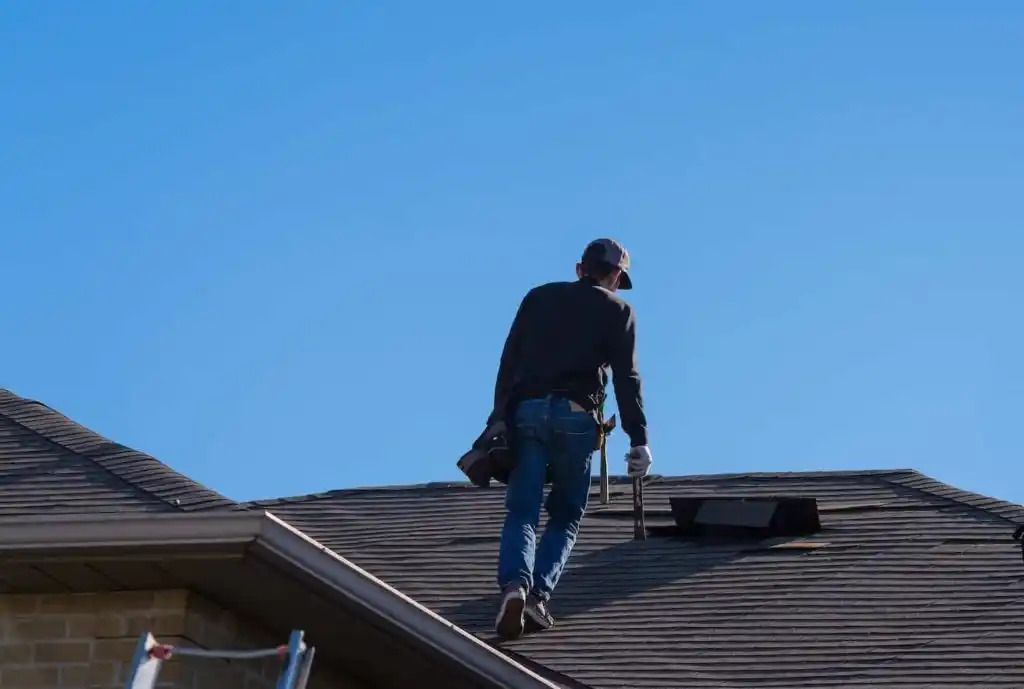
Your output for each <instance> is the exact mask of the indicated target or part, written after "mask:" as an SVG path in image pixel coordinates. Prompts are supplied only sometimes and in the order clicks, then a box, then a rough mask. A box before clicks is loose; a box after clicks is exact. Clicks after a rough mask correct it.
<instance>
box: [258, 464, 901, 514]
mask: <svg viewBox="0 0 1024 689" xmlns="http://www.w3.org/2000/svg"><path fill="white" fill-rule="evenodd" d="M913 471H914V470H913V469H837V470H828V469H816V470H812V471H749V472H732V473H719V474H680V475H676V476H667V475H662V474H650V475H649V476H648V478H647V481H648V482H655V481H657V482H659V483H666V482H672V481H702V482H703V481H708V480H715V479H740V478H747V479H750V478H753V479H762V478H763V479H783V478H802V479H808V478H810V479H814V478H822V479H826V478H837V477H847V476H848V477H854V476H878V477H880V478H881V477H884V476H888V475H901V474H907V473H911V472H913ZM631 481H632V479H631V478H630V477H629V476H627V475H626V474H621V475H612V476H609V484H610V485H611V486H618V485H626V486H628V485H629V484H630V482H631ZM599 483H600V478H599V477H598V476H593V477H591V482H590V485H591V486H596V485H598V484H599ZM453 489H454V490H472V491H474V492H476V491H481V490H500V489H502V486H501V484H497V483H495V484H491V486H490V487H488V488H479V487H477V486H476V485H474V484H473V483H470V482H469V481H428V482H426V483H404V484H393V485H381V486H356V487H353V488H336V489H333V490H327V491H318V492H315V493H305V494H300V495H283V496H280V497H270V498H257V499H254V500H248V501H246V502H244V503H243V504H245V505H250V506H255V505H258V506H260V507H270V506H272V505H281V504H286V503H295V502H311V501H314V500H327V499H330V498H336V497H340V496H345V495H366V494H368V493H398V492H412V491H425V490H453Z"/></svg>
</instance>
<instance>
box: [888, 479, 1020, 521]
mask: <svg viewBox="0 0 1024 689" xmlns="http://www.w3.org/2000/svg"><path fill="white" fill-rule="evenodd" d="M900 473H901V474H902V478H897V477H893V478H892V479H889V478H885V477H879V478H881V479H882V480H883V481H885V482H886V483H891V484H894V485H898V486H903V487H904V488H910V489H911V490H916V491H918V492H921V493H926V494H928V495H931V496H933V497H938V498H943V499H945V500H951V501H953V502H956V503H959V504H961V505H965V506H967V507H970V508H972V509H976V510H980V511H982V512H987V513H988V514H991V515H994V516H996V517H999V518H1000V519H1005V520H1006V521H1009V522H1011V523H1014V524H1017V523H1020V522H1022V521H1024V505H1018V504H1016V503H1013V502H1009V501H1008V500H1000V499H999V498H992V497H989V496H987V495H982V494H981V493H975V492H973V491H969V490H964V489H963V488H957V487H956V486H954V485H951V484H949V483H945V482H944V481H939V480H938V479H935V478H932V477H931V476H928V475H926V474H923V473H921V472H920V471H918V470H917V469H906V470H905V471H903V472H900Z"/></svg>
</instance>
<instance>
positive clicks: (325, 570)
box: [259, 512, 559, 689]
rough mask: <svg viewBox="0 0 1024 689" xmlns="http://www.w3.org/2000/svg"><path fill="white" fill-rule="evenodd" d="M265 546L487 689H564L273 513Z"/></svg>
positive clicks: (269, 521) (268, 523)
mask: <svg viewBox="0 0 1024 689" xmlns="http://www.w3.org/2000/svg"><path fill="white" fill-rule="evenodd" d="M265 514H266V515H267V518H268V520H267V522H266V525H265V528H264V531H263V534H262V535H261V537H260V539H259V544H260V545H262V546H264V547H269V548H271V549H272V550H273V551H275V552H276V554H278V555H279V556H281V557H283V558H284V559H285V560H286V561H288V562H290V563H292V564H293V565H294V566H296V567H298V568H299V569H301V570H302V571H303V572H305V573H306V574H308V575H310V576H311V577H313V578H314V579H317V580H319V581H322V582H323V583H324V584H326V585H328V586H330V587H331V588H334V589H336V590H338V591H341V592H343V593H345V594H346V596H348V597H350V598H351V599H352V600H353V601H354V602H355V603H356V604H357V605H359V606H361V607H364V608H365V609H367V610H368V611H370V612H371V613H373V614H374V615H376V616H377V617H379V618H380V619H383V620H384V621H386V622H387V623H388V624H389V625H390V626H393V627H394V628H396V629H399V630H401V631H402V632H403V633H404V634H405V635H406V636H407V637H409V638H411V639H416V640H420V641H423V642H426V644H427V645H428V646H430V647H431V648H432V649H433V650H434V651H435V652H437V653H438V654H440V655H442V656H444V657H446V658H447V659H448V660H449V661H450V662H452V663H454V664H456V665H459V666H462V667H465V668H466V669H467V670H469V671H470V672H471V673H472V674H473V675H475V676H476V677H478V678H479V679H480V680H482V681H483V682H484V683H485V685H486V686H488V687H495V688H496V689H497V688H500V689H559V688H558V685H556V684H553V683H551V682H549V681H548V680H546V679H544V678H543V677H541V676H540V675H539V674H537V673H535V672H533V671H531V670H529V669H528V668H526V667H525V666H523V665H522V664H520V663H518V662H516V661H515V660H513V659H512V658H510V657H508V656H506V655H505V654H503V653H501V652H500V651H498V650H496V649H493V648H491V647H490V646H488V645H487V644H485V643H484V642H483V641H481V640H480V639H478V638H476V637H475V636H473V635H472V634H470V633H469V632H467V631H465V630H464V629H462V628H461V627H459V626H457V625H455V624H453V623H451V622H449V621H448V620H446V619H445V618H443V617H441V616H440V615H438V614H437V613H435V612H433V611H432V610H430V609H428V608H427V607H425V606H423V605H420V604H419V603H417V602H416V601H415V600H413V599H412V598H409V597H408V596H406V595H405V594H403V593H402V592H401V591H399V590H398V589H396V588H393V587H391V586H389V585H388V584H386V583H385V582H383V581H382V580H380V579H378V578H377V577H375V576H373V575H372V574H370V573H369V572H367V571H366V570H364V569H362V568H361V567H359V566H357V565H355V564H354V563H352V562H350V561H349V560H347V559H345V558H344V557H342V556H341V555H338V554H337V553H335V552H334V551H333V550H331V549H330V548H328V547H326V546H324V545H322V544H320V543H318V542H317V541H316V540H314V539H312V538H310V537H309V536H307V535H306V534H305V533H303V532H302V531H300V530H299V529H297V528H295V527H294V526H292V525H290V524H289V523H288V522H286V521H284V520H283V519H281V518H279V517H276V516H275V515H274V514H273V513H271V512H266V513H265Z"/></svg>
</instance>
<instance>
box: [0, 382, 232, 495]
mask: <svg viewBox="0 0 1024 689" xmlns="http://www.w3.org/2000/svg"><path fill="white" fill-rule="evenodd" d="M0 417H2V418H4V419H6V420H7V421H8V422H10V423H13V424H16V425H17V426H20V427H21V428H23V429H25V430H26V431H28V432H30V433H32V434H33V435H35V436H37V437H38V438H40V439H42V440H44V441H45V442H47V443H49V444H50V445H52V446H55V447H57V448H60V449H62V450H64V451H66V452H69V453H71V454H72V455H75V456H78V457H81V458H83V459H85V460H86V461H88V462H91V463H92V464H94V465H95V466H97V467H99V468H100V469H101V470H103V471H105V472H106V473H108V474H110V475H111V476H113V477H115V478H116V479H118V480H120V481H121V482H123V483H124V484H126V485H127V486H131V487H132V488H133V489H135V490H136V491H138V492H141V493H143V494H145V495H148V496H150V497H151V498H153V499H154V500H156V501H159V502H160V503H163V504H165V505H169V506H171V507H173V508H175V509H179V510H182V511H198V510H208V509H217V508H236V509H238V508H242V507H243V506H242V505H241V504H240V503H238V502H236V501H234V500H231V499H230V498H228V497H226V496H224V495H221V494H220V493H218V492H216V491H214V490H212V489H210V488H207V487H206V486H204V485H202V484H201V483H198V482H197V481H194V480H192V479H190V478H189V477H187V476H185V475H184V474H181V473H179V472H177V471H175V470H174V469H172V468H171V467H169V466H168V465H166V464H164V463H163V462H161V461H160V460H158V459H157V458H155V457H152V456H150V455H148V454H146V453H144V452H140V451H138V450H134V449H132V448H130V447H127V446H125V445H121V444H120V443H117V442H115V441H113V440H110V439H109V438H106V437H104V436H102V435H100V434H98V433H96V432H95V431H92V430H90V429H88V428H86V427H85V426H82V425H81V424H79V423H77V422H75V421H73V420H72V419H70V418H68V417H67V416H65V415H64V414H61V413H60V412H59V411H57V410H55V409H53V408H52V407H50V406H49V405H47V404H44V403H42V402H39V401H37V400H33V399H29V398H26V397H21V396H20V395H17V394H16V393H14V392H12V391H10V390H8V389H6V388H0Z"/></svg>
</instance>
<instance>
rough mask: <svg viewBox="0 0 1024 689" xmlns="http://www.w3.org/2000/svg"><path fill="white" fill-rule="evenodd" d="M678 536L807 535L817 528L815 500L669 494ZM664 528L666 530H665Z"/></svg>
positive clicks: (761, 536) (817, 519) (674, 528)
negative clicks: (678, 496)
mask: <svg viewBox="0 0 1024 689" xmlns="http://www.w3.org/2000/svg"><path fill="white" fill-rule="evenodd" d="M669 505H671V507H672V518H673V521H675V527H669V529H671V531H672V532H673V533H671V534H670V533H665V535H671V536H676V537H681V538H701V537H711V538H744V539H763V538H778V537H786V536H808V535H810V534H813V533H816V532H818V531H819V530H820V529H821V521H820V519H819V518H818V501H817V500H815V499H814V498H806V497H787V496H750V497H745V496H735V497H715V496H706V497H702V496H691V497H685V498H669ZM666 531H667V530H666Z"/></svg>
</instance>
